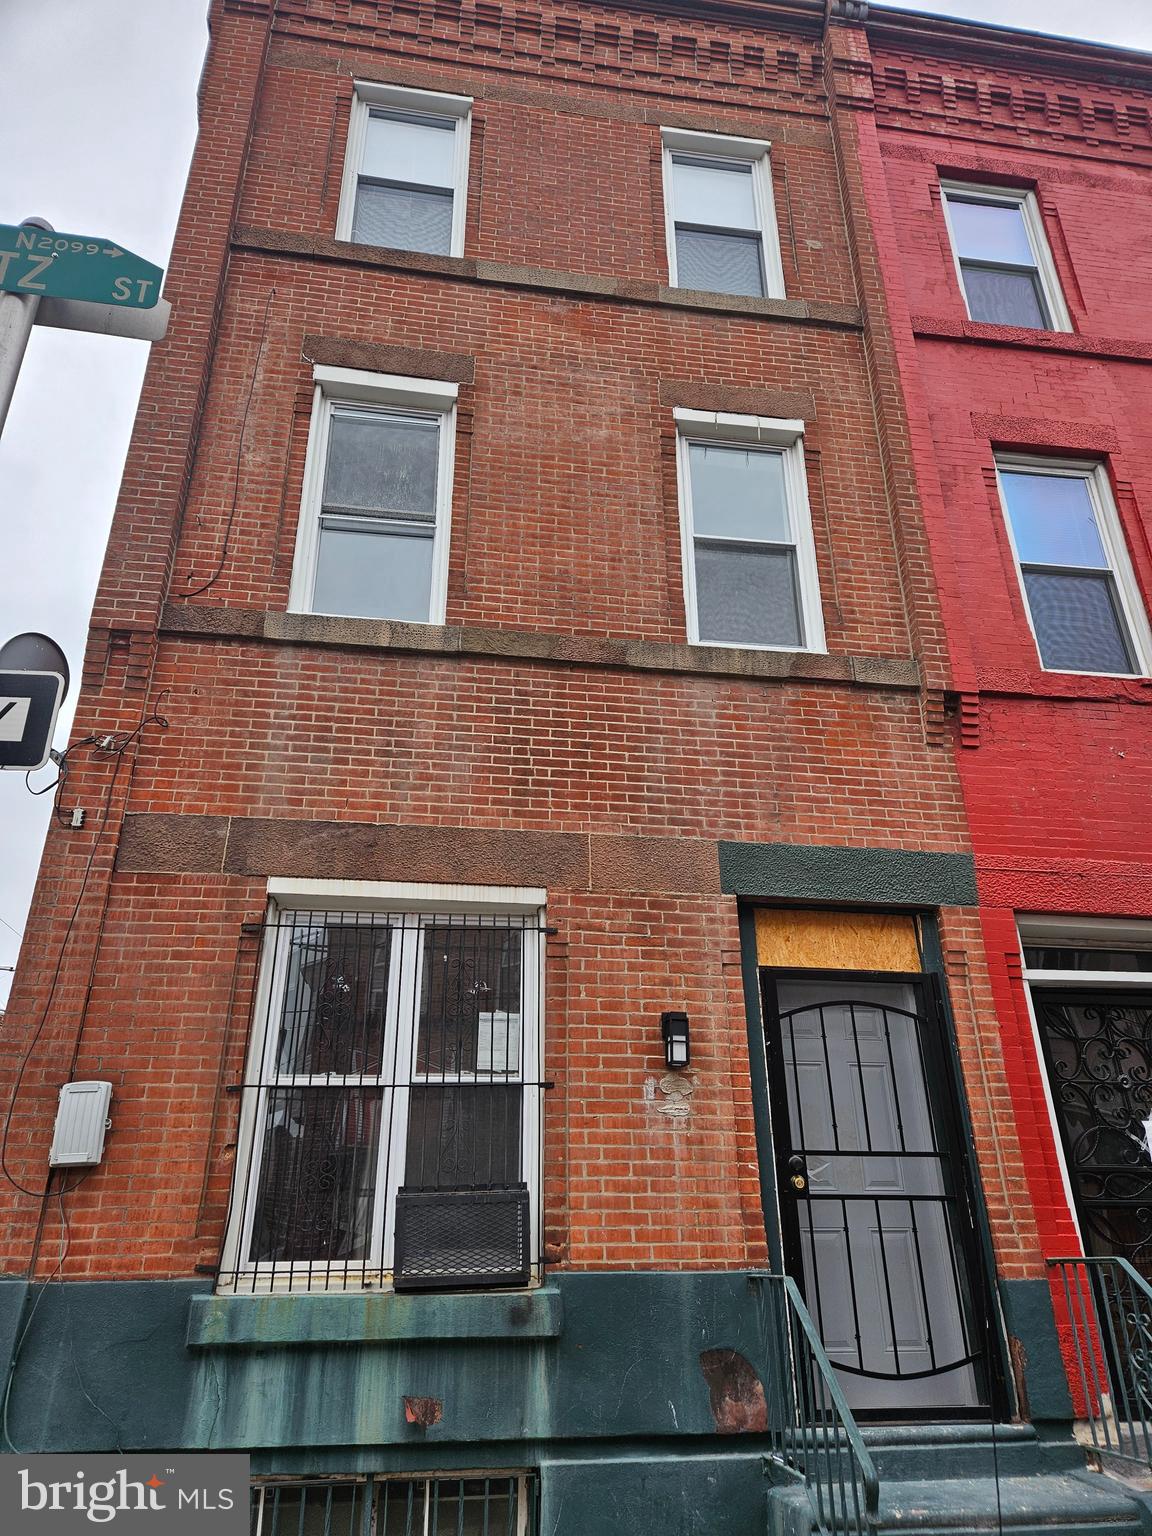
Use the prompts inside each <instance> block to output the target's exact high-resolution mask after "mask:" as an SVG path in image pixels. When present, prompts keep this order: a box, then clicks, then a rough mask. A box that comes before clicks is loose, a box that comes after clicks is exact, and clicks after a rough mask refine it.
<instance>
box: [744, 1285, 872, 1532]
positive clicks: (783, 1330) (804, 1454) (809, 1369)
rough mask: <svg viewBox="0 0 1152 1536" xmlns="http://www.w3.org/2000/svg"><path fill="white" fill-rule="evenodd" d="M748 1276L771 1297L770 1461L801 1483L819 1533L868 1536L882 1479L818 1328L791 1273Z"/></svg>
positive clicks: (765, 1318) (767, 1323)
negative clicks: (799, 1478) (791, 1474)
mask: <svg viewBox="0 0 1152 1536" xmlns="http://www.w3.org/2000/svg"><path fill="white" fill-rule="evenodd" d="M751 1278H752V1279H753V1280H754V1281H756V1282H758V1283H759V1284H760V1286H761V1295H762V1297H764V1298H765V1299H767V1298H768V1297H771V1305H770V1308H769V1306H767V1305H766V1306H765V1307H764V1309H763V1311H762V1322H763V1324H764V1329H765V1334H766V1335H767V1336H766V1338H765V1341H764V1342H765V1345H766V1346H767V1349H768V1359H769V1362H770V1369H769V1372H768V1377H767V1380H766V1382H765V1388H766V1393H765V1402H766V1408H767V1429H768V1435H769V1438H770V1440H771V1442H772V1457H773V1459H774V1460H775V1461H776V1462H778V1463H779V1464H781V1465H782V1466H785V1467H788V1468H790V1469H791V1470H792V1471H794V1472H795V1473H797V1474H798V1475H799V1476H800V1477H802V1478H803V1480H804V1483H805V1484H806V1486H807V1489H808V1495H809V1499H810V1501H811V1503H812V1513H813V1520H814V1523H813V1530H814V1531H817V1532H819V1533H820V1536H868V1533H870V1532H872V1531H875V1529H876V1527H877V1524H878V1521H879V1510H880V1479H879V1478H878V1476H877V1475H876V1466H875V1463H874V1462H873V1460H872V1457H871V1456H870V1455H869V1453H868V1448H867V1446H866V1445H865V1444H864V1439H863V1436H862V1435H861V1433H860V1428H859V1426H858V1425H857V1423H856V1420H855V1418H854V1417H853V1415H852V1410H851V1408H850V1407H849V1406H848V1400H847V1398H846V1397H845V1396H844V1391H843V1388H842V1387H841V1385H840V1383H839V1381H838V1380H837V1379H836V1372H835V1370H834V1368H833V1366H832V1362H831V1361H830V1360H829V1358H828V1355H827V1353H826V1351H825V1349H824V1345H823V1342H822V1341H821V1338H820V1335H819V1333H818V1332H817V1329H816V1324H815V1323H814V1322H813V1320H812V1316H811V1314H810V1313H809V1311H808V1308H807V1307H806V1306H805V1304H804V1298H803V1297H802V1296H801V1294H800V1291H799V1288H798V1287H797V1285H796V1282H795V1280H793V1278H792V1276H791V1275H775V1274H767V1273H764V1274H756V1275H753V1276H752V1277H751ZM771 1367H774V1369H773V1368H771Z"/></svg>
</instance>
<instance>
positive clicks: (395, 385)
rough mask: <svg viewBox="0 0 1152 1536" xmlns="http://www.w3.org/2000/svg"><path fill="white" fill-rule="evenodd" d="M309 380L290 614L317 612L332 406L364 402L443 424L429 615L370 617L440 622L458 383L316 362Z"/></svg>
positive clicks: (444, 592) (445, 589) (445, 596)
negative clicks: (310, 390) (309, 406)
mask: <svg viewBox="0 0 1152 1536" xmlns="http://www.w3.org/2000/svg"><path fill="white" fill-rule="evenodd" d="M312 377H313V380H314V382H315V390H314V393H313V397H312V420H311V422H310V424H309V428H308V450H307V456H306V458H305V464H304V488H303V493H302V495H301V498H300V521H299V524H298V527H297V532H296V554H295V558H294V560H293V564H292V582H291V585H290V587H289V591H288V611H289V613H317V612H318V611H319V610H318V609H316V608H314V607H313V606H312V593H313V589H314V587H315V584H316V559H317V556H318V554H319V550H320V518H321V513H322V502H323V496H324V476H325V473H326V470H327V465H328V439H329V433H330V427H331V422H332V413H333V410H334V409H336V408H337V407H339V406H342V405H351V406H365V405H367V406H375V407H378V408H380V409H381V410H383V411H389V410H391V411H396V412H399V413H401V414H404V415H414V414H415V415H422V416H428V417H439V421H440V439H439V456H438V458H437V463H436V525H435V533H434V534H433V545H432V582H431V591H430V595H429V605H428V618H427V619H425V620H418V619H403V620H400V619H391V620H390V619H377V620H375V621H374V622H376V623H385V624H386V623H406V624H408V623H421V622H423V623H426V624H443V623H444V615H445V610H446V607H447V602H448V549H449V545H450V543H451V537H452V475H453V470H454V467H455V459H456V397H457V394H458V392H459V389H458V386H457V385H456V384H451V383H448V382H447V381H446V380H442V379H407V378H401V377H399V376H397V375H395V374H388V373H368V372H365V371H364V370H363V369H360V368H330V367H327V366H322V365H320V364H316V365H315V366H314V367H313V369H312ZM329 617H332V618H344V619H355V618H364V617H365V615H363V614H355V613H342V614H332V615H329Z"/></svg>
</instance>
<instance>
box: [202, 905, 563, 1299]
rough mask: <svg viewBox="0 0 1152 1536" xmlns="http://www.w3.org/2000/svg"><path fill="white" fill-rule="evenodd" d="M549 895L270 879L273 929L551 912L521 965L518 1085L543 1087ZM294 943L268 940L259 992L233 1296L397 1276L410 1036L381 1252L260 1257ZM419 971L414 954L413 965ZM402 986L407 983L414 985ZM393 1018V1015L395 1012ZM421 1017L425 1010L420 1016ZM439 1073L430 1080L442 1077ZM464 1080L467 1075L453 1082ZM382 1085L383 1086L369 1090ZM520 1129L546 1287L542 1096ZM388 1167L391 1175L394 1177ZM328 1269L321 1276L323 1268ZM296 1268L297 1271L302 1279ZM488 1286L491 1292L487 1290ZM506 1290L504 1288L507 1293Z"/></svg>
mask: <svg viewBox="0 0 1152 1536" xmlns="http://www.w3.org/2000/svg"><path fill="white" fill-rule="evenodd" d="M547 894H548V893H547V891H545V890H543V889H538V888H536V887H525V886H489V885H477V886H467V885H425V884H413V883H411V882H407V881H402V882H401V881H377V880H304V879H301V880H293V879H282V878H280V877H277V876H273V877H271V878H270V879H269V881H268V893H267V912H268V917H269V920H270V922H273V921H274V919H275V916H276V914H277V913H279V912H307V911H317V912H338V911H343V912H350V913H352V912H381V913H385V912H394V913H397V914H400V915H403V916H405V917H412V916H422V915H429V916H433V915H448V914H450V913H468V914H475V915H477V916H480V917H489V916H491V917H495V916H500V915H508V914H513V915H524V916H532V915H537V916H538V917H539V923H538V925H537V929H535V930H534V929H525V930H524V933H523V946H524V947H523V950H522V959H521V986H522V998H521V1001H522V1012H521V1017H520V1041H521V1058H520V1072H519V1075H518V1077H517V1078H509V1081H510V1082H516V1081H519V1082H522V1083H540V1082H542V1081H543V1069H544V1061H543V1039H544V1033H543V1026H544V1018H545V1011H544V964H543V960H544V931H543V930H544V925H545V909H546V905H547ZM417 940H418V933H417V932H416V931H415V930H413V931H412V932H411V933H405V934H403V935H402V937H401V940H400V943H401V945H402V946H404V945H407V944H409V943H411V944H412V947H413V948H415V947H417ZM289 949H290V946H289V945H286V944H284V943H283V942H281V943H280V944H279V945H277V941H276V930H275V928H274V927H270V928H269V931H268V932H267V933H266V934H265V937H264V946H263V950H262V952H261V955H260V969H259V973H258V980H257V986H256V999H255V1003H256V1006H255V1011H254V1013H253V1019H254V1020H255V1021H256V1022H255V1023H254V1025H253V1029H252V1038H251V1040H250V1042H249V1048H248V1059H247V1062H246V1063H245V1076H244V1081H245V1083H248V1084H260V1087H259V1090H258V1091H256V1092H247V1093H244V1094H243V1095H242V1096H241V1107H240V1123H239V1128H238V1133H237V1136H238V1139H237V1145H236V1165H235V1168H234V1170H233V1175H232V1178H233V1184H232V1199H231V1212H230V1220H229V1225H228V1230H227V1232H226V1234H225V1239H224V1247H223V1254H222V1258H221V1263H220V1271H221V1273H222V1274H224V1275H235V1276H236V1280H235V1283H234V1285H227V1286H223V1285H222V1286H221V1287H220V1293H221V1294H228V1293H229V1292H230V1291H232V1290H235V1291H236V1292H237V1293H238V1294H243V1295H246V1296H247V1295H252V1294H262V1293H263V1294H267V1293H271V1292H279V1291H291V1290H299V1291H312V1292H318V1291H321V1290H329V1291H342V1290H346V1289H347V1290H354V1291H362V1290H363V1278H362V1277H363V1271H364V1270H365V1269H369V1270H370V1271H372V1272H373V1273H378V1274H380V1275H382V1276H384V1277H385V1285H387V1280H388V1278H389V1277H390V1276H391V1274H392V1268H393V1261H394V1257H395V1254H394V1241H395V1230H396V1191H397V1190H398V1189H399V1187H400V1185H401V1184H403V1182H404V1163H405V1157H406V1151H407V1129H408V1103H407V1096H408V1090H409V1087H410V1086H411V1082H410V1079H411V1077H412V1074H411V1071H410V1061H409V1059H408V1058H409V1057H410V1054H411V1045H412V1040H411V1037H409V1038H408V1039H407V1040H405V1038H404V1036H403V1032H401V1034H400V1036H399V1038H398V1041H397V1042H396V1044H395V1045H394V1047H393V1052H394V1061H393V1067H394V1070H395V1073H396V1078H395V1081H396V1083H397V1084H405V1085H407V1086H397V1087H393V1088H392V1089H391V1090H390V1092H391V1094H392V1105H391V1108H390V1111H389V1114H388V1116H387V1121H386V1123H387V1125H388V1127H389V1129H388V1130H387V1132H386V1133H385V1134H383V1135H381V1137H380V1147H379V1150H378V1154H377V1178H378V1181H379V1182H377V1183H376V1184H375V1185H374V1186H373V1211H372V1237H371V1245H370V1251H369V1255H368V1257H367V1258H366V1259H364V1260H350V1261H348V1263H347V1264H346V1265H344V1266H343V1268H344V1270H345V1273H341V1266H342V1261H340V1262H331V1263H330V1262H329V1261H328V1260H320V1259H317V1260H315V1261H309V1260H307V1259H299V1260H296V1261H295V1262H294V1264H290V1265H289V1264H284V1263H281V1262H279V1261H254V1260H252V1259H250V1258H249V1254H250V1253H251V1244H252V1228H253V1224H254V1221H255V1215H256V1207H257V1204H258V1201H257V1199H256V1198H255V1196H256V1192H257V1188H258V1181H259V1177H260V1157H261V1146H262V1142H261V1136H260V1127H261V1126H262V1124H263V1121H264V1113H265V1110H264V1105H265V1100H266V1096H267V1093H268V1091H269V1089H270V1087H272V1086H274V1083H275V1076H276V1073H275V1070H274V1063H273V1059H272V1058H273V1057H274V1054H275V1051H276V1046H277V1043H278V1039H279V1033H280V1003H281V1001H282V999H283V987H284V984H285V973H286V970H287V965H288V956H289ZM401 968H402V970H403V971H404V972H405V973H407V972H408V971H409V970H410V966H409V964H408V962H407V959H406V960H405V961H404V962H403V963H402V967H401ZM418 975H419V972H418V969H412V971H411V977H410V980H411V983H412V984H413V985H416V982H417V978H418ZM393 985H396V986H399V987H402V986H403V985H404V980H403V978H397V980H396V981H395V983H393ZM390 1011H391V1010H390ZM396 1013H397V1017H398V1018H402V1017H404V1012H403V1003H401V1004H399V1005H398V1007H397V1009H396ZM413 1016H414V1015H413ZM350 1076H351V1077H353V1078H355V1079H356V1081H355V1082H352V1083H349V1085H348V1086H350V1087H355V1086H359V1085H360V1083H361V1079H360V1077H359V1075H358V1074H350ZM433 1080H434V1079H433V1077H432V1076H430V1075H425V1076H423V1077H421V1079H420V1081H421V1082H432V1081H433ZM453 1081H456V1079H453ZM320 1086H323V1087H340V1086H343V1083H342V1079H340V1078H337V1077H334V1076H333V1075H332V1074H325V1077H324V1082H323V1084H322V1085H320ZM368 1086H369V1087H371V1086H372V1084H371V1083H369V1084H368ZM522 1106H523V1112H522V1118H521V1128H520V1163H521V1172H522V1176H523V1179H524V1182H525V1183H526V1184H527V1186H528V1207H529V1237H530V1249H529V1251H530V1253H531V1255H532V1276H531V1280H530V1281H529V1284H530V1285H531V1286H536V1285H538V1284H539V1283H540V1282H541V1280H542V1278H543V1276H542V1275H541V1273H540V1268H539V1264H538V1262H537V1255H538V1254H539V1253H540V1238H541V1223H542V1200H543V1188H542V1181H543V1156H542V1152H543V1147H542V1133H543V1115H542V1108H543V1106H542V1104H541V1102H540V1092H539V1090H537V1091H535V1092H525V1094H524V1095H523V1100H522ZM385 1171H386V1176H384V1172H385ZM321 1268H325V1269H327V1271H328V1272H327V1273H326V1274H325V1275H324V1276H323V1277H321V1276H319V1275H318V1274H317V1273H316V1271H317V1270H319V1269H321ZM285 1270H287V1271H288V1272H287V1273H285V1272H284V1271H285ZM293 1271H294V1273H293ZM478 1289H483V1287H482V1286H481V1287H478ZM506 1289H507V1288H506V1287H501V1290H502V1291H503V1290H506Z"/></svg>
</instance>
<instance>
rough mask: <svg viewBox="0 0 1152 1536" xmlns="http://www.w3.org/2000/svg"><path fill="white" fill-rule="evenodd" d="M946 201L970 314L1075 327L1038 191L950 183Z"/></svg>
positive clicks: (1043, 326)
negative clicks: (1066, 304)
mask: <svg viewBox="0 0 1152 1536" xmlns="http://www.w3.org/2000/svg"><path fill="white" fill-rule="evenodd" d="M944 203H945V209H946V213H947V219H948V228H949V233H950V234H951V238H952V249H953V252H954V253H955V257H956V265H957V268H958V270H959V273H960V281H961V286H962V288H963V291H964V299H965V303H966V304H967V306H968V314H969V318H970V319H972V320H979V321H981V322H982V323H984V324H986V325H1014V326H1020V327H1024V328H1026V329H1028V330H1041V331H1053V330H1061V331H1064V330H1070V329H1071V325H1070V322H1069V320H1068V312H1067V309H1066V308H1065V305H1064V300H1063V296H1062V295H1061V293H1060V285H1059V282H1058V280H1057V277H1056V270H1055V267H1054V266H1053V264H1052V257H1051V253H1050V252H1049V250H1048V245H1047V241H1046V240H1045V238H1044V230H1043V225H1042V223H1041V220H1040V210H1039V208H1038V206H1037V204H1036V199H1035V197H1034V195H1033V194H1032V193H1031V192H1024V191H1015V190H1009V189H1005V190H998V189H995V188H981V187H976V186H964V185H961V184H960V183H947V184H946V185H945V187H944Z"/></svg>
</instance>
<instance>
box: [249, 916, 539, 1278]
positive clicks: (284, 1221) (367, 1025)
mask: <svg viewBox="0 0 1152 1536" xmlns="http://www.w3.org/2000/svg"><path fill="white" fill-rule="evenodd" d="M541 964H542V928H541V917H540V913H539V909H536V910H532V911H522V912H507V911H499V910H488V911H485V910H483V909H477V910H474V911H450V912H420V911H408V912H396V911H388V910H374V909H369V910H361V909H357V908H350V909H336V910H322V911H321V910H316V909H313V908H310V907H305V906H302V905H294V904H292V903H291V901H290V900H287V901H284V902H283V903H281V902H280V901H277V902H274V903H273V905H272V907H271V909H270V912H269V916H268V920H267V924H266V928H265V937H264V949H263V955H262V960H261V974H260V982H259V989H258V993H257V1003H256V1016H255V1025H254V1029H253V1039H252V1044H251V1047H250V1051H249V1063H248V1069H247V1073H246V1077H245V1081H244V1083H243V1084H242V1086H241V1092H242V1108H241V1114H240V1132H239V1145H238V1156H237V1171H236V1175H235V1181H234V1188H233V1199H232V1209H231V1214H230V1221H229V1234H228V1242H227V1248H226V1252H225V1261H224V1264H223V1265H222V1268H221V1275H220V1283H221V1287H222V1288H225V1289H233V1290H240V1289H253V1290H258V1289H271V1288H278V1287H288V1288H302V1289H315V1288H329V1287H333V1286H335V1287H337V1288H341V1287H353V1286H354V1287H361V1286H364V1287H370V1286H375V1285H381V1284H387V1283H392V1284H394V1285H395V1287H396V1288H397V1289H402V1288H407V1289H416V1288H450V1287H485V1286H490V1285H517V1284H520V1285H523V1284H527V1283H528V1281H529V1280H530V1279H531V1278H532V1272H533V1266H534V1254H535V1248H536V1239H537V1236H538V1232H539V1212H538V1208H537V1205H538V1197H539V1186H540V1178H539V1164H540V1095H541V1091H542V1083H541V1071H540V1066H541V1038H540V1016H541V1011H540V994H541Z"/></svg>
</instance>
